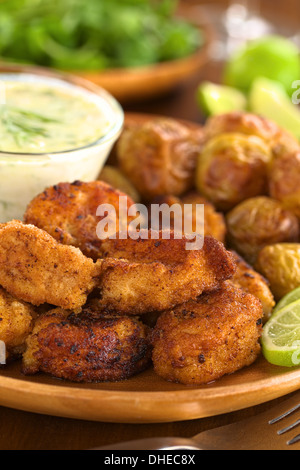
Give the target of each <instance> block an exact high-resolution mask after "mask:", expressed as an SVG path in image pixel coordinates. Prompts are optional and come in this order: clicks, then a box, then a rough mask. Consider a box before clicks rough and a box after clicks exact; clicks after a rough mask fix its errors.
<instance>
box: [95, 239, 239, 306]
mask: <svg viewBox="0 0 300 470" xmlns="http://www.w3.org/2000/svg"><path fill="white" fill-rule="evenodd" d="M157 235H158V239H157V240H155V239H151V238H150V235H148V236H149V238H148V239H142V238H140V239H138V240H132V239H128V240H107V241H106V243H105V247H106V248H107V258H105V259H104V261H103V264H102V275H101V282H100V283H99V287H100V300H99V302H100V304H101V306H102V307H103V308H105V309H108V310H112V311H118V312H121V313H126V314H134V315H143V314H147V313H149V312H153V311H162V310H165V309H168V308H172V307H173V306H175V305H177V304H179V303H182V302H185V301H187V300H190V299H193V298H194V299H195V298H196V297H197V296H198V295H200V294H201V293H202V292H203V291H205V290H210V289H214V288H216V287H217V286H218V284H219V283H220V282H222V281H225V280H226V279H229V278H230V277H231V276H232V275H233V274H234V272H235V270H236V265H235V263H234V261H233V258H232V255H231V254H230V253H229V252H227V251H226V249H225V248H224V245H223V244H222V243H221V242H218V241H217V240H216V239H214V238H212V237H205V239H204V246H203V248H202V249H200V250H187V249H186V244H187V242H190V241H189V240H188V239H187V238H185V237H182V238H181V239H176V238H174V237H175V235H174V232H171V233H169V234H168V236H169V237H171V238H170V239H164V238H163V236H164V234H163V232H158V234H157Z"/></svg>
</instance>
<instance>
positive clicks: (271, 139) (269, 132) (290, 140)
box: [204, 112, 299, 157]
mask: <svg viewBox="0 0 300 470" xmlns="http://www.w3.org/2000/svg"><path fill="white" fill-rule="evenodd" d="M227 133H239V134H245V135H253V136H256V137H259V138H260V139H262V140H263V141H265V142H266V143H267V144H268V145H269V146H270V147H271V151H272V154H273V156H274V157H278V156H280V155H284V154H286V153H287V152H288V153H289V152H293V151H295V150H297V149H299V142H298V141H297V140H296V139H295V137H293V136H292V135H291V134H290V133H288V132H287V131H285V130H283V129H281V128H280V127H279V126H278V125H277V124H275V122H273V121H271V120H269V119H265V118H263V117H262V116H258V115H257V114H252V113H247V112H232V113H225V114H221V115H217V116H213V117H211V118H209V119H208V121H207V123H206V125H205V127H204V135H205V140H208V139H211V138H213V137H215V136H217V135H220V134H227Z"/></svg>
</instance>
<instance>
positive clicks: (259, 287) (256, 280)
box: [226, 251, 276, 322]
mask: <svg viewBox="0 0 300 470" xmlns="http://www.w3.org/2000/svg"><path fill="white" fill-rule="evenodd" d="M232 254H233V256H234V260H235V262H236V264H237V271H236V273H235V274H234V276H233V277H232V278H231V279H230V281H226V282H229V283H233V284H235V285H236V286H237V287H240V288H241V289H243V290H244V291H246V292H248V293H249V294H252V295H254V296H255V297H257V298H258V299H259V300H260V301H261V303H262V306H263V311H264V317H263V321H264V322H266V321H267V320H268V319H269V318H270V316H271V314H272V311H273V308H274V307H275V303H276V302H275V299H274V295H273V294H272V292H271V289H270V287H269V283H268V281H267V280H266V279H265V278H264V277H263V276H262V275H261V274H259V273H258V272H256V271H255V270H254V269H253V268H252V267H251V266H250V265H249V264H248V263H247V262H246V261H245V260H244V259H243V258H241V256H239V255H238V254H237V253H236V252H234V251H232Z"/></svg>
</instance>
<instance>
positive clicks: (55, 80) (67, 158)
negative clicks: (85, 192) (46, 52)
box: [0, 65, 124, 223]
mask: <svg viewBox="0 0 300 470" xmlns="http://www.w3.org/2000/svg"><path fill="white" fill-rule="evenodd" d="M3 74H5V75H8V74H9V77H10V79H11V78H12V77H14V78H15V79H16V80H20V77H22V81H23V80H24V79H28V80H32V79H35V80H40V81H42V82H45V81H46V82H47V84H48V85H50V84H51V86H52V85H53V86H60V85H61V86H68V87H69V86H70V87H76V89H77V91H80V89H81V90H82V91H84V92H85V93H86V92H88V93H89V96H90V97H91V96H94V97H95V100H97V103H99V106H101V103H102V105H103V107H104V108H105V112H106V113H108V114H109V116H110V119H109V126H108V128H107V130H106V132H105V134H104V135H102V136H101V137H100V138H99V139H98V140H96V141H95V142H92V143H90V144H88V145H85V146H84V147H81V148H76V149H74V148H70V149H67V150H64V151H62V152H53V153H34V154H29V153H11V152H0V223H3V222H7V221H8V220H12V219H19V220H22V219H23V214H24V212H25V210H26V207H27V205H28V203H29V202H30V201H31V200H32V198H33V197H35V196H36V195H37V194H39V193H41V192H42V191H44V189H45V188H46V187H48V186H52V185H54V184H57V183H60V182H73V181H75V180H81V181H93V180H95V179H96V178H97V177H98V175H99V173H100V171H101V169H102V167H103V166H104V164H105V161H106V159H107V157H108V155H109V153H110V151H111V149H112V147H113V145H114V143H115V142H116V140H117V139H118V137H119V135H120V133H121V131H122V128H123V124H124V113H123V110H122V108H121V106H120V104H119V103H118V102H117V101H116V100H115V98H113V96H112V95H110V94H109V93H108V92H107V91H105V90H104V89H102V88H100V87H98V86H96V85H94V84H92V83H90V82H88V81H85V80H82V79H80V78H77V77H73V76H71V75H65V74H60V73H55V72H53V71H50V70H47V69H43V68H39V67H23V66H14V65H9V66H0V79H1V76H2V78H3ZM74 90H75V88H74Z"/></svg>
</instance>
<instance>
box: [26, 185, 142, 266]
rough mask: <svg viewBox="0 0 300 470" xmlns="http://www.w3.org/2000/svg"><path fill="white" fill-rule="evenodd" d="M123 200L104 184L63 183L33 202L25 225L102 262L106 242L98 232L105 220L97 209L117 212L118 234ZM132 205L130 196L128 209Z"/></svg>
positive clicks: (49, 189)
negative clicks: (108, 205) (121, 201)
mask: <svg viewBox="0 0 300 470" xmlns="http://www.w3.org/2000/svg"><path fill="white" fill-rule="evenodd" d="M120 196H126V194H124V193H122V192H120V191H118V190H116V189H113V188H112V187H111V186H109V185H108V184H106V183H104V182H102V181H92V182H88V183H83V182H81V181H75V182H74V183H60V184H57V185H55V186H52V187H49V188H47V189H46V190H45V191H44V192H43V193H42V194H39V195H38V196H36V197H35V198H34V199H33V200H32V201H31V203H30V204H29V205H28V207H27V210H26V212H25V215H24V222H25V223H26V224H32V225H35V226H36V227H39V228H41V229H43V230H45V231H46V232H48V233H49V234H50V235H52V237H53V238H55V239H56V240H57V241H59V242H60V243H63V244H65V245H73V246H75V247H77V248H80V250H81V251H82V252H83V254H85V255H86V256H88V257H90V258H93V259H98V258H100V257H101V256H102V249H101V246H102V241H101V240H100V239H99V238H98V236H97V230H96V229H97V224H98V223H99V222H100V221H101V220H102V219H103V217H104V216H103V217H102V216H96V213H97V208H98V206H99V205H101V204H110V205H112V206H113V207H114V208H115V210H116V216H117V225H116V231H117V232H118V230H119V225H118V221H119V215H120V212H119V197H120ZM132 205H134V201H133V200H132V199H131V198H130V197H129V196H127V208H129V207H130V206H132ZM129 220H131V218H129Z"/></svg>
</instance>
